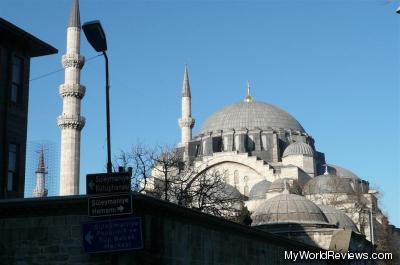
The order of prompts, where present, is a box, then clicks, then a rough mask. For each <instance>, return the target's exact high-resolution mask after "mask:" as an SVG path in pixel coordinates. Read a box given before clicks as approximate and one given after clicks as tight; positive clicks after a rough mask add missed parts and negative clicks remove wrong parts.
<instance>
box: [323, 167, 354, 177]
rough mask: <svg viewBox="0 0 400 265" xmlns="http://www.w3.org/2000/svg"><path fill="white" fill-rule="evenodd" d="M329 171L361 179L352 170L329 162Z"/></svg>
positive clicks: (337, 174)
mask: <svg viewBox="0 0 400 265" xmlns="http://www.w3.org/2000/svg"><path fill="white" fill-rule="evenodd" d="M328 172H329V173H331V174H333V175H336V176H338V177H349V178H355V179H359V177H358V176H357V175H356V174H354V173H353V172H351V171H350V170H348V169H346V168H343V167H339V166H336V165H332V164H328Z"/></svg>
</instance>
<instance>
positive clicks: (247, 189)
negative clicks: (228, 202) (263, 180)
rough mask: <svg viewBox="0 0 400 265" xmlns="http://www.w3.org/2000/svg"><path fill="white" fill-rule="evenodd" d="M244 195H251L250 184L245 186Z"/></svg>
mask: <svg viewBox="0 0 400 265" xmlns="http://www.w3.org/2000/svg"><path fill="white" fill-rule="evenodd" d="M244 195H246V196H249V186H247V184H246V185H245V186H244Z"/></svg>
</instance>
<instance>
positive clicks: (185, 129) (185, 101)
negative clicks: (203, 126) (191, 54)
mask: <svg viewBox="0 0 400 265" xmlns="http://www.w3.org/2000/svg"><path fill="white" fill-rule="evenodd" d="M191 101H192V98H191V96H190V85H189V73H188V69H187V65H185V73H184V75H183V85H182V117H181V118H180V119H179V126H180V127H181V143H180V146H186V145H187V144H188V143H189V141H190V140H191V139H192V128H193V126H194V119H193V118H192V107H191Z"/></svg>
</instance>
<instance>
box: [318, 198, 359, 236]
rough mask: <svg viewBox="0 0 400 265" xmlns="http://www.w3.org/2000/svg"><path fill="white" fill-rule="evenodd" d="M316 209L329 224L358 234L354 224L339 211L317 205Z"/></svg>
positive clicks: (327, 206)
mask: <svg viewBox="0 0 400 265" xmlns="http://www.w3.org/2000/svg"><path fill="white" fill-rule="evenodd" d="M318 207H319V208H320V209H321V211H322V212H323V213H324V214H325V216H326V218H327V219H328V222H329V223H330V224H333V225H337V226H338V227H340V228H344V229H351V230H353V231H354V232H357V233H359V230H358V228H357V226H356V224H355V223H354V222H353V221H352V220H351V218H350V217H348V216H347V215H346V214H345V213H344V212H342V211H341V210H339V209H336V208H335V207H332V206H329V205H318Z"/></svg>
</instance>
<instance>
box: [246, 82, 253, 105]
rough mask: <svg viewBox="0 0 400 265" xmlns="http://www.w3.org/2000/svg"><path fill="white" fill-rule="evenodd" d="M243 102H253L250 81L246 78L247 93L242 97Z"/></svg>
mask: <svg viewBox="0 0 400 265" xmlns="http://www.w3.org/2000/svg"><path fill="white" fill-rule="evenodd" d="M244 101H245V102H253V97H252V96H251V94H250V82H249V80H247V95H246V97H245V98H244Z"/></svg>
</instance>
